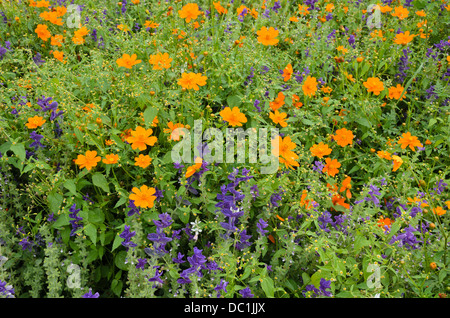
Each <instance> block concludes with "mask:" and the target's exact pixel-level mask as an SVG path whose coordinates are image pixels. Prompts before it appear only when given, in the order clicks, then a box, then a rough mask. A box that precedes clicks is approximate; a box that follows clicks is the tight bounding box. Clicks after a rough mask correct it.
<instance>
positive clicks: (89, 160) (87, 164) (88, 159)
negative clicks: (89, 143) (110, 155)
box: [75, 150, 102, 170]
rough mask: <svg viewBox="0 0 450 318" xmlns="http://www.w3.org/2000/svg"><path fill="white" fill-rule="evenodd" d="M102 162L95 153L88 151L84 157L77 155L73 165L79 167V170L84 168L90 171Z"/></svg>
mask: <svg viewBox="0 0 450 318" xmlns="http://www.w3.org/2000/svg"><path fill="white" fill-rule="evenodd" d="M100 160H102V158H100V157H97V151H95V150H92V151H90V150H88V151H86V154H85V155H78V157H77V159H76V160H75V163H76V164H77V165H79V166H80V169H83V168H86V169H87V170H91V169H92V168H93V167H95V166H97V163H98V162H99V161H100Z"/></svg>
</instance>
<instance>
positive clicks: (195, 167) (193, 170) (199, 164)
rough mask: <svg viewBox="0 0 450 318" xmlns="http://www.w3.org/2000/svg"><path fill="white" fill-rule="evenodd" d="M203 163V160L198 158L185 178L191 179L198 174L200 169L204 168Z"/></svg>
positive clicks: (189, 168)
mask: <svg viewBox="0 0 450 318" xmlns="http://www.w3.org/2000/svg"><path fill="white" fill-rule="evenodd" d="M202 163H203V160H202V158H200V157H196V158H195V164H194V165H193V166H190V167H188V168H187V170H186V174H185V177H186V178H189V177H190V176H192V175H193V174H194V173H196V172H197V171H198V170H200V168H201V167H202Z"/></svg>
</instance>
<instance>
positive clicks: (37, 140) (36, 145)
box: [30, 130, 45, 151]
mask: <svg viewBox="0 0 450 318" xmlns="http://www.w3.org/2000/svg"><path fill="white" fill-rule="evenodd" d="M30 138H31V139H33V142H32V143H31V144H30V147H33V148H34V150H35V151H36V150H38V149H39V148H44V147H45V146H44V145H43V144H41V139H42V138H44V136H42V135H39V134H38V133H36V132H35V131H34V130H33V131H32V132H31V133H30Z"/></svg>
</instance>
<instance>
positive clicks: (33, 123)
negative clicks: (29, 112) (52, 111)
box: [25, 115, 46, 129]
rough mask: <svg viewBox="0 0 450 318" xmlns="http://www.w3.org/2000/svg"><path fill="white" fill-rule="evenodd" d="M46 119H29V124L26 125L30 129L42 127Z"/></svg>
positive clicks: (36, 117)
mask: <svg viewBox="0 0 450 318" xmlns="http://www.w3.org/2000/svg"><path fill="white" fill-rule="evenodd" d="M45 121H46V120H45V119H44V118H43V117H40V116H37V115H36V116H34V117H31V118H28V123H26V124H25V126H27V127H28V128H30V129H34V128H38V127H41V126H42V125H43V124H44V123H45Z"/></svg>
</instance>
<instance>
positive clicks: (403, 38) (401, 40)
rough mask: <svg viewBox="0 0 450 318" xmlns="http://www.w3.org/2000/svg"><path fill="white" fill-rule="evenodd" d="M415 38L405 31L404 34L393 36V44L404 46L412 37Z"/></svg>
mask: <svg viewBox="0 0 450 318" xmlns="http://www.w3.org/2000/svg"><path fill="white" fill-rule="evenodd" d="M415 36H416V34H411V35H410V34H409V31H406V32H404V33H398V34H396V35H395V39H394V42H395V43H396V44H400V45H406V44H408V43H409V42H411V41H412V40H413V39H414V37H415Z"/></svg>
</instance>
